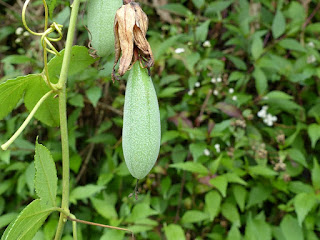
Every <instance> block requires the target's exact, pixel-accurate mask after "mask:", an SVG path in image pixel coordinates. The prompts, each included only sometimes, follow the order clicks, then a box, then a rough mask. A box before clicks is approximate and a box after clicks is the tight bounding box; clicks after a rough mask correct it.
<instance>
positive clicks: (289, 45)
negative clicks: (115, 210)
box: [279, 38, 306, 52]
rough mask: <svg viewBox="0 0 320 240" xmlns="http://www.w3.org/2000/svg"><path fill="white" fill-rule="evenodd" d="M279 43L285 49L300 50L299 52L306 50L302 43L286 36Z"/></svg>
mask: <svg viewBox="0 0 320 240" xmlns="http://www.w3.org/2000/svg"><path fill="white" fill-rule="evenodd" d="M279 45H280V46H281V47H283V48H285V49H289V50H293V51H298V52H306V49H305V48H304V47H302V45H301V44H300V43H299V42H298V41H297V40H295V39H291V38H286V39H283V40H281V41H280V42H279Z"/></svg>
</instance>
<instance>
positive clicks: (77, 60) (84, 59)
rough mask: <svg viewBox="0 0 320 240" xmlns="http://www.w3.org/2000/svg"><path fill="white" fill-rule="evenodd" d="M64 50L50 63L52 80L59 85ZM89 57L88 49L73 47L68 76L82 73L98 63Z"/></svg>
mask: <svg viewBox="0 0 320 240" xmlns="http://www.w3.org/2000/svg"><path fill="white" fill-rule="evenodd" d="M64 51H65V50H64V49H63V50H62V51H61V52H60V56H55V57H54V58H52V59H51V60H50V62H49V63H48V68H49V76H50V80H51V82H53V83H57V82H58V80H59V77H60V72H61V67H62V61H63V56H64ZM97 60H98V59H94V58H93V57H91V56H90V55H89V51H88V48H86V47H83V46H73V47H72V50H71V59H70V65H69V70H68V76H71V75H74V74H76V73H80V72H82V71H83V70H84V69H86V68H87V67H88V66H90V65H91V64H92V63H94V62H95V61H97Z"/></svg>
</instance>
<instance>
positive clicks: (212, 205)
mask: <svg viewBox="0 0 320 240" xmlns="http://www.w3.org/2000/svg"><path fill="white" fill-rule="evenodd" d="M220 205H221V196H220V194H219V193H218V192H217V191H210V192H208V193H207V194H206V196H205V206H206V210H207V212H208V213H209V216H210V221H213V220H214V218H215V217H216V216H217V215H218V213H219V212H220Z"/></svg>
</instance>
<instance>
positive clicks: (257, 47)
mask: <svg viewBox="0 0 320 240" xmlns="http://www.w3.org/2000/svg"><path fill="white" fill-rule="evenodd" d="M262 52H263V41H262V39H261V37H260V36H255V37H254V38H253V41H252V45H251V54H252V56H253V59H255V60H257V59H258V58H259V57H260V56H261V54H262Z"/></svg>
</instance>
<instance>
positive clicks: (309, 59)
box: [307, 55, 317, 63]
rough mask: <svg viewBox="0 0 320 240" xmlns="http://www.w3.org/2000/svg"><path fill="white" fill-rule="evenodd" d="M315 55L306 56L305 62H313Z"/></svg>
mask: <svg viewBox="0 0 320 240" xmlns="http://www.w3.org/2000/svg"><path fill="white" fill-rule="evenodd" d="M316 60H317V59H316V57H315V56H314V55H311V56H308V58H307V63H314V62H315V61H316Z"/></svg>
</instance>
